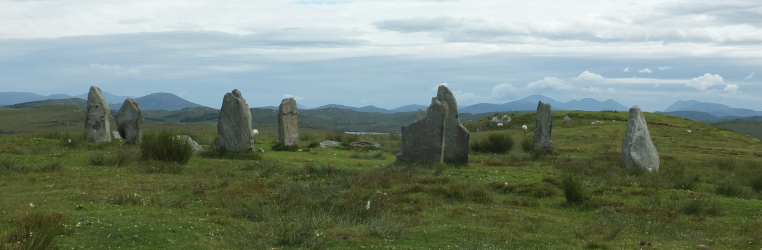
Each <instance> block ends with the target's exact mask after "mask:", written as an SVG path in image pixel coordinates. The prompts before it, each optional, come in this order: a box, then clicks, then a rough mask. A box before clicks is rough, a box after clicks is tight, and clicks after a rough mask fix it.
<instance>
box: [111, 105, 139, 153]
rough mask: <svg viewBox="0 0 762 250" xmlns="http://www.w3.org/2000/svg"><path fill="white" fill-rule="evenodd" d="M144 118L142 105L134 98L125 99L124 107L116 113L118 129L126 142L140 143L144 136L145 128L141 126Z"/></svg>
mask: <svg viewBox="0 0 762 250" xmlns="http://www.w3.org/2000/svg"><path fill="white" fill-rule="evenodd" d="M142 119H143V113H142V112H141V111H140V105H139V104H138V103H137V102H135V100H133V99H132V98H127V100H124V103H122V108H120V109H119V113H117V114H116V129H117V130H118V131H119V135H120V136H122V138H124V141H125V142H126V143H140V141H141V140H142V137H143V129H142V128H141V126H140V123H141V120H142Z"/></svg>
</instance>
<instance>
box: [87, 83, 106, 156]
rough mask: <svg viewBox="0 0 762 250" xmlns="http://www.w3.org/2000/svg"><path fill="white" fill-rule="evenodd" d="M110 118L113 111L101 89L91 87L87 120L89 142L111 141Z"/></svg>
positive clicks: (88, 95) (88, 97) (88, 96)
mask: <svg viewBox="0 0 762 250" xmlns="http://www.w3.org/2000/svg"><path fill="white" fill-rule="evenodd" d="M110 116H111V109H110V108H109V106H108V103H107V102H106V99H104V98H103V93H101V89H99V88H98V87H95V86H91V87H90V92H89V93H88V94H87V117H86V118H85V134H86V135H87V140H88V141H94V142H110V141H111V124H109V118H110Z"/></svg>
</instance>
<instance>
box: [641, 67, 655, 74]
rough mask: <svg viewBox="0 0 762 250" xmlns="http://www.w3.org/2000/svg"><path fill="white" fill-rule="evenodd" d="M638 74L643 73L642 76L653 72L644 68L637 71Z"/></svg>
mask: <svg viewBox="0 0 762 250" xmlns="http://www.w3.org/2000/svg"><path fill="white" fill-rule="evenodd" d="M638 72H639V73H644V74H651V72H653V70H650V69H648V68H644V69H641V70H638Z"/></svg>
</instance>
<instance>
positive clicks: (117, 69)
mask: <svg viewBox="0 0 762 250" xmlns="http://www.w3.org/2000/svg"><path fill="white" fill-rule="evenodd" d="M88 66H89V67H90V68H93V69H97V70H103V71H109V72H111V73H113V74H114V75H118V76H129V75H135V76H137V75H141V74H142V72H141V71H140V69H136V68H125V67H122V66H119V65H107V64H98V63H93V64H90V65H88Z"/></svg>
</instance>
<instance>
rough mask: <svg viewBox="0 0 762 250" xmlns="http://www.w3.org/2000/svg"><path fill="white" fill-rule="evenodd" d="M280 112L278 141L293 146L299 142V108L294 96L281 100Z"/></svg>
mask: <svg viewBox="0 0 762 250" xmlns="http://www.w3.org/2000/svg"><path fill="white" fill-rule="evenodd" d="M279 111H280V112H278V143H279V144H282V145H285V146H291V145H296V144H299V110H298V109H297V106H296V100H294V98H293V97H291V98H285V99H283V101H281V102H280V107H279Z"/></svg>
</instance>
